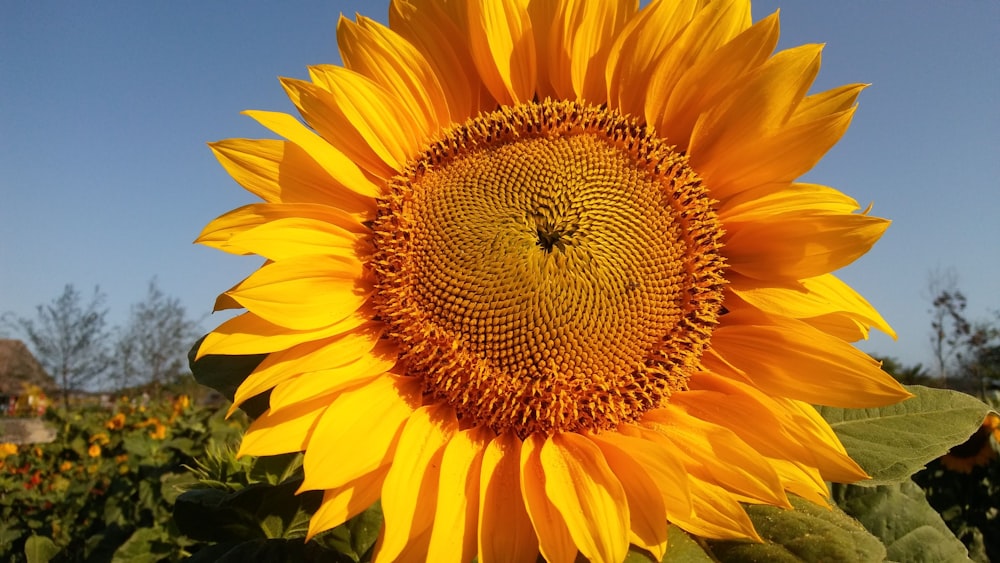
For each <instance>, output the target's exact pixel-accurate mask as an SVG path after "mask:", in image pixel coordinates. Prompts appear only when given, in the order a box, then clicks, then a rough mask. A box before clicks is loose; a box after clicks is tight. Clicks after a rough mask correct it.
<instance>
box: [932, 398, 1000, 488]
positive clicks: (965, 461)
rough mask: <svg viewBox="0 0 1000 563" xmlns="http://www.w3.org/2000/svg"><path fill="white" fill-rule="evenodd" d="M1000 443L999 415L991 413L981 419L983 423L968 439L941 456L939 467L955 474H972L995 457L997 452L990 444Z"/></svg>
mask: <svg viewBox="0 0 1000 563" xmlns="http://www.w3.org/2000/svg"><path fill="white" fill-rule="evenodd" d="M991 436H992V437H993V440H994V441H1000V415H998V414H997V413H995V412H991V413H989V414H987V415H986V418H985V419H983V423H982V424H981V425H980V426H979V429H977V430H976V432H975V433H974V434H973V435H972V436H969V439H968V440H966V441H965V442H964V443H961V444H959V445H957V446H955V447H954V448H952V449H950V450H948V453H946V454H944V455H943V456H941V465H943V466H945V468H947V469H949V470H951V471H954V472H956V473H966V474H969V473H972V470H973V469H975V468H976V467H984V466H986V465H989V464H990V462H991V461H992V460H993V459H995V458H996V457H997V451H996V449H994V446H993V444H992V443H991V440H990V437H991Z"/></svg>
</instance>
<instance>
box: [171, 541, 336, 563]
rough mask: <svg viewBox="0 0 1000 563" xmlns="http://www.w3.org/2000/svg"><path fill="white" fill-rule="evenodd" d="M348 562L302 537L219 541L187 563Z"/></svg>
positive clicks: (333, 552) (334, 552)
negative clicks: (232, 541)
mask: <svg viewBox="0 0 1000 563" xmlns="http://www.w3.org/2000/svg"><path fill="white" fill-rule="evenodd" d="M249 561H252V562H253V563H348V562H350V561H352V560H351V559H350V558H348V557H347V556H345V555H343V554H341V553H337V552H336V551H331V550H328V549H325V548H324V547H322V546H321V545H318V544H317V543H316V542H309V543H306V542H305V541H304V540H302V539H291V540H285V539H266V540H264V539H261V540H253V541H247V542H242V543H237V544H219V545H215V546H211V547H209V548H206V549H202V550H201V551H199V552H197V553H195V554H194V555H193V556H192V557H191V558H189V559H188V560H187V563H247V562H249Z"/></svg>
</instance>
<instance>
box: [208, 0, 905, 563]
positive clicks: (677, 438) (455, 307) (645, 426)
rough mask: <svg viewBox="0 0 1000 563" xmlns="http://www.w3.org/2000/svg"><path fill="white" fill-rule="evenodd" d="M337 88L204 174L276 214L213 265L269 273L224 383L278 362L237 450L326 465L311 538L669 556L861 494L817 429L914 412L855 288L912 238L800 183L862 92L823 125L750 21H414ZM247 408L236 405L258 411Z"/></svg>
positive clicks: (341, 71)
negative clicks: (852, 281)
mask: <svg viewBox="0 0 1000 563" xmlns="http://www.w3.org/2000/svg"><path fill="white" fill-rule="evenodd" d="M389 21H390V26H389V27H385V26H383V25H381V24H379V23H377V22H375V21H373V20H370V19H367V18H364V17H359V18H358V19H357V21H351V20H348V19H341V21H340V23H339V25H338V41H339V46H340V51H341V54H342V57H343V60H344V66H343V67H340V66H331V65H320V66H315V67H311V68H310V69H309V80H308V81H303V80H294V79H282V84H283V86H284V88H285V90H286V92H287V93H288V95H289V97H290V98H291V100H292V102H293V103H294V104H295V105H296V106H297V108H298V110H299V112H300V114H301V116H302V118H303V119H304V120H305V123H306V125H303V124H302V123H301V122H299V121H298V120H297V119H295V118H294V117H292V116H289V115H286V114H282V113H274V112H267V111H249V112H247V114H248V115H249V116H250V117H252V118H254V119H255V120H257V121H258V122H260V123H261V124H262V125H264V126H265V127H266V128H268V129H270V130H271V131H272V132H274V133H275V134H277V135H279V136H281V137H283V138H284V140H249V139H230V140H225V141H221V142H218V143H214V144H213V145H212V149H213V151H214V152H215V154H216V156H217V157H218V158H219V160H220V162H221V163H222V165H223V166H224V167H225V168H226V170H227V171H228V172H229V173H230V174H231V175H232V176H233V178H234V179H235V180H236V181H237V182H239V183H240V184H241V185H242V186H243V187H245V188H246V189H247V190H249V191H250V192H251V193H253V194H255V195H257V196H258V197H260V198H261V199H262V200H263V201H264V202H263V203H257V204H252V205H248V206H245V207H242V208H240V209H237V210H235V211H232V212H230V213H228V214H226V215H223V216H222V217H220V218H218V219H216V220H215V221H213V222H212V223H211V224H210V225H208V226H207V227H206V229H205V230H204V231H203V232H202V234H201V236H200V237H199V239H198V242H200V243H202V244H206V245H209V246H213V247H216V248H219V249H222V250H224V251H227V252H231V253H234V254H241V255H246V254H256V255H259V256H262V257H264V258H265V259H266V260H267V262H266V263H265V265H264V266H262V267H261V268H260V269H259V270H258V271H256V272H255V273H253V274H252V275H251V276H249V277H248V278H247V279H246V280H244V281H243V282H241V283H240V284H238V285H237V286H236V287H234V288H233V289H231V290H230V291H227V292H226V293H225V294H223V295H222V296H221V297H220V299H219V301H218V303H217V307H218V308H241V307H242V308H245V309H246V312H244V313H243V314H241V315H240V316H238V317H235V318H234V319H232V320H229V321H227V322H225V323H223V324H222V325H221V326H219V327H218V328H217V329H216V330H215V331H214V332H212V333H211V334H210V335H209V336H208V337H207V338H206V339H205V341H204V343H203V344H202V346H201V349H200V350H199V354H200V355H205V354H222V355H226V354H233V355H239V354H260V353H267V354H269V355H268V357H267V359H266V360H265V361H264V362H263V363H262V364H261V365H260V366H259V367H258V368H257V369H256V370H255V371H254V373H252V374H251V375H250V376H249V377H248V378H247V379H246V380H245V381H244V382H243V384H242V385H241V386H240V387H239V389H238V390H237V392H236V404H237V405H238V404H240V403H242V402H243V401H245V400H247V399H248V398H250V397H253V396H255V395H258V394H260V393H263V392H265V391H268V390H270V391H271V395H270V409H269V410H268V411H267V412H266V413H264V415H263V416H261V417H260V418H258V419H257V420H256V421H254V422H253V424H252V425H251V426H250V429H249V430H248V432H247V434H246V437H245V438H244V441H243V444H242V446H241V450H240V452H241V453H242V454H249V455H275V454H281V453H287V452H295V451H304V452H305V461H304V463H305V482H304V483H303V485H302V490H322V491H324V497H323V502H322V505H321V506H320V508H319V510H318V511H317V512H316V514H315V515H314V516H313V518H312V520H311V523H310V529H309V536H310V537H311V536H313V535H315V534H316V533H318V532H321V531H323V530H326V529H329V528H331V527H334V526H336V525H338V524H340V523H342V522H344V521H345V520H347V519H348V518H350V517H352V516H353V515H355V514H357V513H359V512H360V511H361V510H363V509H365V508H366V507H367V506H369V505H370V504H371V503H372V502H374V501H375V500H377V499H379V498H381V502H382V510H383V514H384V517H385V529H384V531H383V534H382V535H381V537H380V540H379V544H378V546H377V552H376V558H377V559H378V560H380V561H390V560H397V559H400V560H406V559H420V560H423V559H425V558H426V559H428V560H434V561H446V560H456V561H457V560H463V561H468V560H470V559H471V558H473V557H478V558H479V560H480V561H483V562H489V561H494V560H508V559H509V560H529V561H530V560H534V559H535V557H536V555H537V554H538V553H541V555H542V556H543V557H545V558H546V559H548V560H550V561H567V560H573V559H574V558H575V557H576V556H577V553H578V552H579V553H580V554H582V555H583V556H584V557H586V558H587V559H590V560H594V561H620V560H622V559H623V558H624V557H625V554H626V552H627V549H628V546H629V544H630V543H631V544H634V545H636V546H638V547H641V548H642V549H645V550H647V551H649V552H650V553H652V554H653V555H654V556H655V557H656V558H660V557H662V555H663V553H664V551H665V549H666V538H667V522H670V523H673V524H675V525H677V526H679V527H681V528H682V529H684V530H686V531H688V532H691V533H693V534H696V535H699V536H703V537H709V538H756V537H757V535H756V532H755V531H754V529H753V526H752V524H751V522H750V520H749V519H748V518H747V516H746V514H745V512H744V510H743V508H742V506H741V504H740V503H764V504H772V505H777V506H785V507H787V506H789V503H788V499H787V497H786V493H787V492H792V493H795V494H797V495H801V496H803V497H805V498H807V499H810V500H813V501H815V502H820V503H824V502H825V498H826V496H827V495H828V491H827V488H826V486H825V484H824V480H831V481H841V482H844V481H855V480H858V479H862V478H864V477H865V474H864V472H863V471H862V470H861V469H860V467H858V466H857V464H855V463H854V462H853V461H852V460H851V459H850V458H849V457H848V456H847V454H846V452H845V450H844V448H843V447H842V445H841V444H840V442H839V441H838V439H837V438H836V436H835V435H834V434H833V432H832V430H831V429H830V427H829V426H828V425H827V424H826V422H825V421H824V420H823V419H822V418H821V417H820V416H819V415H818V414H817V412H816V410H815V409H814V408H813V407H812V406H810V404H823V405H832V406H839V407H874V406H879V405H885V404H890V403H893V402H896V401H899V400H901V399H903V398H906V397H907V396H909V395H908V393H907V392H906V391H905V390H904V389H903V388H902V387H900V386H899V385H898V384H897V383H896V382H895V381H894V380H893V379H892V378H891V377H889V376H888V375H887V374H885V373H883V372H882V371H881V370H880V369H879V364H878V363H877V362H875V361H874V360H872V359H871V358H869V357H868V356H867V355H865V354H864V353H862V352H860V351H858V350H857V349H855V348H854V347H853V346H852V345H851V344H850V343H851V342H853V341H856V340H859V339H861V338H865V337H867V335H868V331H869V330H870V328H872V327H875V328H878V329H880V330H882V331H884V332H887V333H888V334H893V332H892V329H891V328H890V327H889V326H888V325H887V324H886V322H885V321H884V320H883V319H882V317H881V316H880V315H879V314H878V312H876V311H875V310H874V309H873V308H872V307H871V306H870V305H869V304H868V303H867V302H866V301H865V300H864V299H863V298H862V297H861V296H859V295H858V294H857V293H855V292H854V291H853V290H852V289H851V288H850V287H848V286H847V285H846V284H844V283H843V282H841V281H839V280H838V279H837V278H836V277H834V276H833V275H832V273H831V272H833V271H835V270H837V269H839V268H841V267H843V266H845V265H847V264H849V263H851V262H853V261H854V260H855V259H857V258H858V257H859V256H861V255H862V254H864V253H865V252H867V251H868V249H869V248H870V247H871V245H872V244H874V242H875V241H876V240H877V239H878V238H879V237H880V236H881V234H882V232H883V231H884V230H885V228H886V227H887V225H888V221H886V220H884V219H880V218H877V217H872V216H870V215H868V214H867V212H861V213H859V212H858V209H859V206H858V204H857V202H855V201H854V200H853V199H852V198H850V197H848V196H846V195H844V194H842V193H841V192H839V191H837V190H835V189H833V188H829V187H825V186H820V185H816V184H807V183H800V182H796V178H798V177H799V176H801V175H802V174H803V173H805V172H806V171H808V170H809V169H810V168H812V166H813V165H814V164H815V163H816V162H817V161H818V160H819V159H820V158H821V157H822V156H823V154H824V153H825V152H826V151H827V150H828V149H829V148H830V147H831V146H833V145H834V144H835V143H836V142H837V141H838V140H839V138H840V137H841V135H842V134H843V133H844V131H846V129H847V127H848V125H849V123H850V121H851V118H852V116H853V114H854V109H855V101H856V99H857V97H858V95H859V93H860V91H861V90H862V89H863V87H864V86H863V85H861V84H851V85H846V86H842V87H838V88H834V89H832V90H828V91H825V92H820V93H815V94H809V93H808V91H809V89H810V86H811V84H812V82H813V80H814V78H815V77H816V74H817V72H818V70H819V66H820V51H821V46H820V45H804V46H801V47H796V48H792V49H788V50H785V51H780V52H777V53H773V51H774V48H775V45H776V44H777V40H778V17H777V14H773V15H771V16H768V17H766V18H764V19H761V20H760V21H758V22H757V23H753V22H752V20H751V15H750V5H749V2H748V1H745V0H742V1H741V0H734V1H727V2H712V3H708V4H707V5H706V3H705V2H701V1H695V0H678V1H660V2H657V1H654V2H652V3H650V4H649V5H648V6H646V7H645V8H643V9H642V10H639V9H638V3H637V2H635V1H604V2H578V1H573V0H562V1H559V2H546V1H541V0H528V1H520V2H519V1H515V0H498V1H495V2H465V1H452V2H446V3H445V2H439V1H436V0H407V1H402V0H400V1H394V2H392V4H391V5H390V13H389ZM234 408H235V407H234Z"/></svg>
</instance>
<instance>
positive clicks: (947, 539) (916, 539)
mask: <svg viewBox="0 0 1000 563" xmlns="http://www.w3.org/2000/svg"><path fill="white" fill-rule="evenodd" d="M833 498H834V500H836V502H837V504H838V505H839V506H840V507H841V508H843V510H844V512H846V513H847V514H849V515H851V516H853V517H854V518H856V519H857V520H858V521H859V522H861V524H862V525H863V526H864V527H865V528H867V529H868V531H869V532H871V533H872V534H874V535H876V536H877V537H879V538H880V539H881V540H882V543H883V544H884V545H885V546H886V549H887V550H888V557H889V559H890V560H892V561H928V562H935V563H938V562H940V563H959V562H967V561H969V557H968V554H967V553H966V550H965V546H964V545H962V542H960V541H958V539H957V538H955V536H954V535H953V534H952V533H951V530H949V529H948V526H947V525H945V523H944V521H943V520H941V516H940V515H939V514H938V513H937V512H936V511H935V510H934V509H933V508H932V507H931V505H930V504H928V503H927V499H926V498H925V497H924V492H923V491H922V490H921V489H920V487H918V486H917V485H916V483H914V482H912V481H904V482H903V483H899V484H894V485H880V486H878V487H859V486H856V485H834V487H833Z"/></svg>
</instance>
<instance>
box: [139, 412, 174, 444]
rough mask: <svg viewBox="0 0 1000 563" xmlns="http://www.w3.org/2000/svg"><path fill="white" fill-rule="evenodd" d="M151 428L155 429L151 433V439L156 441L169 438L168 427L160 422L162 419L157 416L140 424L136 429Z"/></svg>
mask: <svg viewBox="0 0 1000 563" xmlns="http://www.w3.org/2000/svg"><path fill="white" fill-rule="evenodd" d="M150 426H152V427H153V429H152V430H150V431H149V437H150V438H152V439H154V440H163V439H164V438H166V437H167V427H166V426H164V424H163V423H162V422H160V419H159V418H156V417H155V416H154V417H152V418H149V419H147V420H144V421H143V422H140V423H139V424H137V425H136V428H148V427H150Z"/></svg>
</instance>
